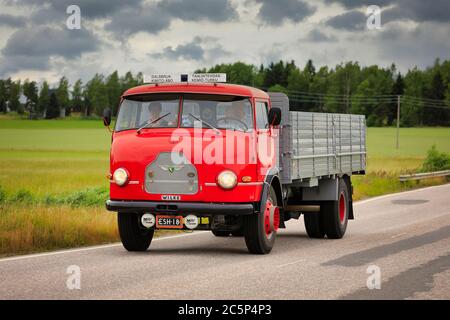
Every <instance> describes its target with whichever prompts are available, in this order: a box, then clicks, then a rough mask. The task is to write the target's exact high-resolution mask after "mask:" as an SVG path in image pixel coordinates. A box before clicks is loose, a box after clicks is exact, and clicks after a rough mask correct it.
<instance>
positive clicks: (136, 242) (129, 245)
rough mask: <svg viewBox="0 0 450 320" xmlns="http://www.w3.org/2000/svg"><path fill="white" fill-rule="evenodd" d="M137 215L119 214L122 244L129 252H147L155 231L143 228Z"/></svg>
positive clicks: (118, 220)
mask: <svg viewBox="0 0 450 320" xmlns="http://www.w3.org/2000/svg"><path fill="white" fill-rule="evenodd" d="M139 219H140V216H139V215H138V214H136V213H120V212H119V213H118V214H117V223H118V225H119V234H120V239H121V240H122V244H123V246H124V247H125V249H127V250H128V251H145V250H147V249H148V247H149V246H150V243H151V242H152V239H153V233H154V230H153V229H146V228H144V227H143V226H141V223H140V221H139Z"/></svg>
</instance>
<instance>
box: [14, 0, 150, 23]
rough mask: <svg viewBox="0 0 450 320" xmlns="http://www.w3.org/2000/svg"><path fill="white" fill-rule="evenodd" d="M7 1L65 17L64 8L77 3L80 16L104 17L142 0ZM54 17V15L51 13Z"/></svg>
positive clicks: (89, 17)
mask: <svg viewBox="0 0 450 320" xmlns="http://www.w3.org/2000/svg"><path fill="white" fill-rule="evenodd" d="M7 3H9V4H12V5H16V6H23V7H28V8H30V7H31V8H37V11H36V12H39V11H43V12H47V13H48V12H54V13H58V14H59V15H60V16H61V19H65V18H66V17H67V13H66V9H67V7H68V6H70V5H77V6H79V7H80V9H81V14H82V17H84V18H87V19H96V18H104V17H108V16H110V15H112V14H113V13H115V12H117V11H120V10H122V9H123V8H127V7H133V6H138V5H140V4H141V3H142V0H95V1H92V0H9V1H7ZM51 17H52V18H55V15H53V14H52V15H51Z"/></svg>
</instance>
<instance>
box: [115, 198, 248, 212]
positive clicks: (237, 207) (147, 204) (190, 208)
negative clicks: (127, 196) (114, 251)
mask: <svg viewBox="0 0 450 320" xmlns="http://www.w3.org/2000/svg"><path fill="white" fill-rule="evenodd" d="M106 209H107V210H108V211H115V212H157V213H166V214H181V215H186V214H205V215H249V214H252V213H254V212H255V206H254V204H253V203H203V202H157V201H120V200H107V201H106Z"/></svg>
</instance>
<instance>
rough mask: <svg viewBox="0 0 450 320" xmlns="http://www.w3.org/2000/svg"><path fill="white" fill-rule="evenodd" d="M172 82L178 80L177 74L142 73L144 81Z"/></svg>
mask: <svg viewBox="0 0 450 320" xmlns="http://www.w3.org/2000/svg"><path fill="white" fill-rule="evenodd" d="M174 82H180V75H179V74H149V75H144V83H174Z"/></svg>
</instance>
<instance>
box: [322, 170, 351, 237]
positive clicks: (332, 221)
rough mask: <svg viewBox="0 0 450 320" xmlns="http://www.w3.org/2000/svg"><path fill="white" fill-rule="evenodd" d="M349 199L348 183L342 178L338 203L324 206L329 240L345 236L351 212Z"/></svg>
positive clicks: (325, 224) (332, 202)
mask: <svg viewBox="0 0 450 320" xmlns="http://www.w3.org/2000/svg"><path fill="white" fill-rule="evenodd" d="M349 199H350V195H349V192H348V187H347V183H346V182H345V180H344V179H342V178H340V179H339V189H338V201H330V202H325V203H324V204H323V209H324V210H323V214H324V222H325V223H324V226H325V233H326V235H327V237H328V238H329V239H340V238H342V237H343V236H344V234H345V231H346V230H347V223H348V214H349V212H350V200H349Z"/></svg>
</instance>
